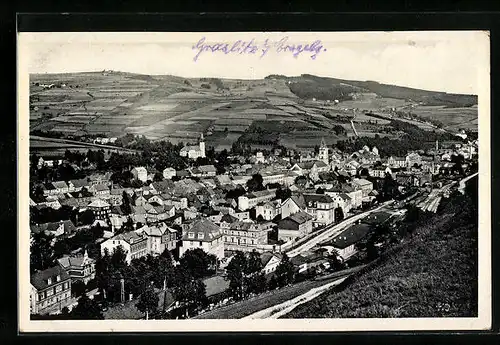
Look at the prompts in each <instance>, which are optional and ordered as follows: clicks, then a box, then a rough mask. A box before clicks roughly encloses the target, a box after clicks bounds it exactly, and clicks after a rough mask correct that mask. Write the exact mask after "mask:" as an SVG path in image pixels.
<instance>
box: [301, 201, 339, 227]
mask: <svg viewBox="0 0 500 345" xmlns="http://www.w3.org/2000/svg"><path fill="white" fill-rule="evenodd" d="M304 203H305V206H306V209H305V211H306V212H307V213H309V214H310V215H312V216H313V217H314V219H313V225H314V226H315V227H317V226H322V225H328V224H332V223H333V222H334V221H335V212H334V211H335V203H334V201H333V199H332V198H331V197H330V196H329V195H326V194H304Z"/></svg>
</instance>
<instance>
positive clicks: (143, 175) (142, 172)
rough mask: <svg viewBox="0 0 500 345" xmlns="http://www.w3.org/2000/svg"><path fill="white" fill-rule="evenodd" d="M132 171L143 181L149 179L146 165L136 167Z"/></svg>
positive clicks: (136, 177)
mask: <svg viewBox="0 0 500 345" xmlns="http://www.w3.org/2000/svg"><path fill="white" fill-rule="evenodd" d="M131 173H132V176H134V178H135V179H136V180H139V181H142V182H146V181H147V180H148V171H147V170H146V168H144V167H135V168H134V169H132V171H131Z"/></svg>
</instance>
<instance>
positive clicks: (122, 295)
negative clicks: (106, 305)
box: [120, 278, 125, 303]
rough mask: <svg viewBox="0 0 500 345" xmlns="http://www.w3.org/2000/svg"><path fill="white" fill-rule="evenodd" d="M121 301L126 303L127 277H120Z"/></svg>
mask: <svg viewBox="0 0 500 345" xmlns="http://www.w3.org/2000/svg"><path fill="white" fill-rule="evenodd" d="M120 301H121V302H122V303H125V279H123V278H121V279H120Z"/></svg>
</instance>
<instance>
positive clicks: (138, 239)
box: [101, 231, 149, 264]
mask: <svg viewBox="0 0 500 345" xmlns="http://www.w3.org/2000/svg"><path fill="white" fill-rule="evenodd" d="M119 246H122V248H123V250H124V251H125V253H126V256H125V261H126V262H127V263H128V264H130V262H131V261H132V259H137V258H141V257H143V256H146V255H148V253H149V252H148V238H147V236H146V235H144V234H142V233H141V234H138V233H136V232H134V231H130V232H125V233H122V234H119V235H116V236H114V237H111V238H109V239H108V240H106V241H104V242H102V243H101V255H104V253H105V252H106V251H107V252H108V253H109V254H110V255H111V254H113V251H114V250H115V249H116V248H118V247H119Z"/></svg>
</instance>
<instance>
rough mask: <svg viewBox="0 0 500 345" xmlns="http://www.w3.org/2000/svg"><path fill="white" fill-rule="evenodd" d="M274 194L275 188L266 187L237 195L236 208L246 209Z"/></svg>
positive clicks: (270, 197)
mask: <svg viewBox="0 0 500 345" xmlns="http://www.w3.org/2000/svg"><path fill="white" fill-rule="evenodd" d="M275 196H276V189H267V190H262V191H258V192H252V193H248V194H247V195H242V196H240V197H238V208H239V209H240V210H241V211H246V210H248V209H250V208H253V207H255V206H257V205H258V204H260V203H264V202H268V201H270V200H271V199H273V198H274V197H275Z"/></svg>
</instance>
